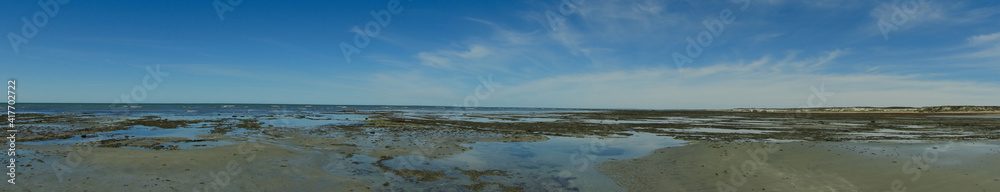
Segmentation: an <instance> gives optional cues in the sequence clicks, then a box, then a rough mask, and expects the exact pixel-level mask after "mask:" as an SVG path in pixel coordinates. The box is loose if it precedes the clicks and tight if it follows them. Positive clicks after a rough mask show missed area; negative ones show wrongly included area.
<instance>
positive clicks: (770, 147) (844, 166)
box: [597, 141, 1000, 191]
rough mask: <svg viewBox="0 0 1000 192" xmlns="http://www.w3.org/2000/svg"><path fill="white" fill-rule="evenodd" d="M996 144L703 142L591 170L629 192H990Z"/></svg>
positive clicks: (996, 183)
mask: <svg viewBox="0 0 1000 192" xmlns="http://www.w3.org/2000/svg"><path fill="white" fill-rule="evenodd" d="M998 143H1000V142H997V141H984V142H971V141H964V142H954V143H947V142H933V143H918V144H900V143H857V142H788V143H770V144H765V143H758V142H701V143H695V144H691V145H687V146H682V147H670V148H663V149H659V150H656V151H654V152H652V153H651V154H649V155H647V156H644V157H641V158H637V159H630V160H619V161H610V162H605V163H603V164H601V165H598V167H597V169H598V170H599V171H601V173H604V174H606V175H608V176H609V177H611V178H612V179H614V180H615V181H616V182H617V183H618V184H619V185H621V186H623V187H625V188H627V189H629V190H630V191H995V190H997V189H1000V174H997V173H1000V161H997V159H1000V145H998ZM925 154H926V155H925ZM915 159H916V160H915Z"/></svg>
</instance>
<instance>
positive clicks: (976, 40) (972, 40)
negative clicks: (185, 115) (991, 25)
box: [969, 33, 1000, 45]
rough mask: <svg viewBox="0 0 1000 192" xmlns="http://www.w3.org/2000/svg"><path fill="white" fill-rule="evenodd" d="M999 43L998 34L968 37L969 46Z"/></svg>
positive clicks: (999, 36)
mask: <svg viewBox="0 0 1000 192" xmlns="http://www.w3.org/2000/svg"><path fill="white" fill-rule="evenodd" d="M998 41H1000V33H993V34H985V35H976V36H972V37H969V45H985V44H994V43H997V42H998Z"/></svg>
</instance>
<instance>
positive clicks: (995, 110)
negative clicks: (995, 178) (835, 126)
mask: <svg viewBox="0 0 1000 192" xmlns="http://www.w3.org/2000/svg"><path fill="white" fill-rule="evenodd" d="M722 111H731V112H764V113H804V112H805V113H946V114H1000V106H933V107H819V108H733V109H729V110H722Z"/></svg>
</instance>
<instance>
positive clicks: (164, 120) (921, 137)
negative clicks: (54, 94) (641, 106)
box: [2, 104, 1000, 191]
mask: <svg viewBox="0 0 1000 192" xmlns="http://www.w3.org/2000/svg"><path fill="white" fill-rule="evenodd" d="M19 109H20V110H19V112H20V113H18V114H17V115H16V116H15V118H16V121H15V123H16V125H17V126H18V128H17V129H18V132H17V133H16V134H17V137H16V138H17V139H16V144H17V147H16V155H14V156H12V157H13V158H16V159H17V161H16V162H15V164H16V168H17V171H16V181H17V184H16V185H11V186H10V188H4V189H2V190H4V191H8V190H9V191H26V190H30V191H52V190H70V191H85V190H88V191H107V190H115V191H125V190H127V191H288V190H294V191H306V190H308V191H940V190H946V189H948V190H956V191H991V190H995V189H1000V175H998V174H997V173H1000V166H998V163H1000V162H998V161H996V159H1000V147H998V145H1000V140H998V139H1000V112H994V111H986V112H975V113H961V112H900V113H887V112H877V113H876V112H871V113H858V112H852V113H839V112H755V111H754V112H746V111H737V110H717V111H709V110H687V111H663V110H659V111H657V110H605V109H545V108H455V107H420V106H335V105H221V104H220V105H208V104H197V105H182V104H171V105H140V106H131V107H120V106H119V107H109V106H107V105H96V104H26V105H24V106H23V107H21V108H19ZM3 118H4V119H7V118H8V117H7V116H6V115H4V116H3ZM5 159H6V158H5ZM8 163H9V162H5V164H8Z"/></svg>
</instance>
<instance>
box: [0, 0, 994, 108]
mask: <svg viewBox="0 0 1000 192" xmlns="http://www.w3.org/2000/svg"><path fill="white" fill-rule="evenodd" d="M0 4H2V5H3V6H0V7H2V8H0V34H6V35H5V37H7V38H6V39H7V40H8V41H7V43H0V66H2V67H0V77H4V78H8V79H16V81H17V82H16V85H17V89H16V94H17V99H18V102H22V103H25V102H28V103H31V102H35V103H37V102H42V103H45V102H56V103H115V104H136V103H266V104H335V105H434V106H466V107H563V108H614V109H619V108H626V109H724V108H741V107H782V108H783V107H845V106H911V107H919V106H938V105H1000V97H998V95H1000V78H998V76H997V74H1000V62H998V61H1000V15H998V13H1000V2H998V1H941V0H906V1H867V0H843V1H839V0H838V1H834V0H816V1H789V0H732V1H730V0H726V1H696V0H690V1H659V0H648V1H643V0H635V1H625V0H620V1H615V0H607V1H604V0H526V1H522V0H509V1H508V0H504V1H430V0H371V1H263V0H214V1H213V0H199V1H193V0H183V1H127V0H117V1H69V0H42V1H37V2H36V1H13V0H4V1H0Z"/></svg>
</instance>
